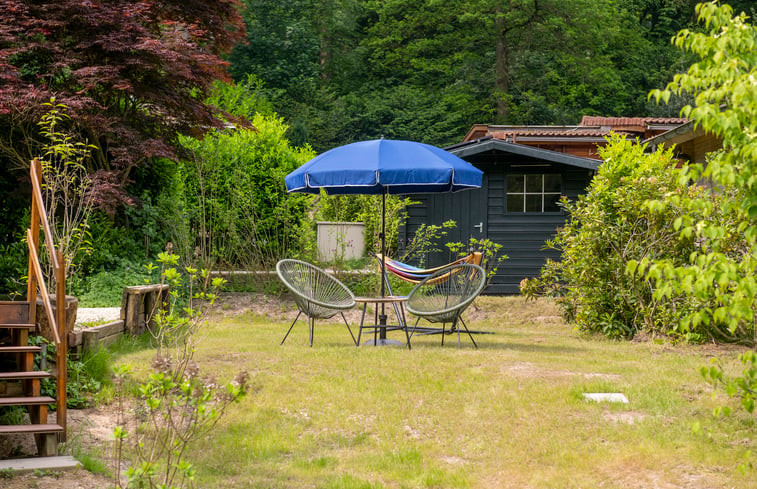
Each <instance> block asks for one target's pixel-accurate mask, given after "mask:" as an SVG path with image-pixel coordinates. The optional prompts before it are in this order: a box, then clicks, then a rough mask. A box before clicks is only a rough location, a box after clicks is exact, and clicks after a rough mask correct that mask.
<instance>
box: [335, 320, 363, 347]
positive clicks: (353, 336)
mask: <svg viewBox="0 0 757 489" xmlns="http://www.w3.org/2000/svg"><path fill="white" fill-rule="evenodd" d="M339 314H341V315H342V319H343V320H344V324H345V326H347V331H349V332H350V336H352V341H353V342H354V343H355V346H358V344H357V340H356V339H355V335H354V334H352V328H350V325H349V323H348V322H347V318H346V317H344V313H343V312H340V313H339ZM359 335H360V334H359V333H358V336H359Z"/></svg>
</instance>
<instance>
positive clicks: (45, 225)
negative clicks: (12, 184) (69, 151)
mask: <svg viewBox="0 0 757 489" xmlns="http://www.w3.org/2000/svg"><path fill="white" fill-rule="evenodd" d="M31 174H32V175H31V176H32V198H33V199H34V203H35V204H36V205H37V209H38V212H39V220H40V224H42V230H43V232H44V234H45V245H46V246H45V248H47V255H48V256H49V257H50V263H52V264H53V270H54V271H55V273H56V274H57V272H58V269H59V268H60V267H61V264H60V263H58V257H57V256H56V254H55V252H54V251H53V247H54V244H53V243H54V241H53V233H52V231H50V223H49V222H47V211H46V210H45V200H44V199H43V198H42V164H41V163H40V162H39V160H38V159H37V158H34V159H33V160H32V164H31Z"/></svg>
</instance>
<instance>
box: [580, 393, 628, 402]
mask: <svg viewBox="0 0 757 489" xmlns="http://www.w3.org/2000/svg"><path fill="white" fill-rule="evenodd" d="M584 398H586V399H588V400H589V401H595V402H622V403H623V404H628V398H626V396H624V395H623V394H621V393H619V392H612V393H611V392H594V393H588V394H587V393H584Z"/></svg>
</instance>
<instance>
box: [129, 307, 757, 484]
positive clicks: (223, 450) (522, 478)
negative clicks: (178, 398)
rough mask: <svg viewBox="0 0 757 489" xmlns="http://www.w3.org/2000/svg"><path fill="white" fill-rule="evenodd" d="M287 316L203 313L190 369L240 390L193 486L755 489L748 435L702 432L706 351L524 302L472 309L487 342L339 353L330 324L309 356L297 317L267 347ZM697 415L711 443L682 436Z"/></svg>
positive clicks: (139, 356) (746, 431)
mask: <svg viewBox="0 0 757 489" xmlns="http://www.w3.org/2000/svg"><path fill="white" fill-rule="evenodd" d="M294 315H295V310H294V308H293V305H292V303H291V302H290V301H287V300H286V298H270V297H265V296H245V295H242V294H235V295H229V296H225V297H224V300H223V301H221V303H220V304H219V305H218V307H217V308H216V314H215V315H214V317H213V319H212V321H211V322H210V324H209V325H208V327H207V328H206V330H205V332H204V336H203V340H202V343H201V346H200V349H199V350H198V351H197V355H196V357H197V359H198V361H199V362H200V364H201V367H202V369H203V370H204V371H205V372H212V373H213V374H214V375H216V376H217V377H218V378H220V379H224V378H226V379H228V378H231V376H232V375H233V374H234V373H235V372H236V371H237V370H239V369H245V370H247V371H249V372H250V373H251V376H252V377H251V379H252V386H253V387H252V390H251V392H250V394H249V395H248V396H247V397H246V398H245V399H243V401H242V402H240V403H239V404H238V405H235V406H234V408H233V409H232V411H231V412H230V413H228V416H227V417H226V418H225V419H224V420H223V421H222V422H221V423H220V425H219V426H218V429H217V431H216V432H215V433H214V434H213V436H212V437H209V438H208V439H206V440H203V441H202V443H201V446H198V447H196V449H195V451H193V453H192V454H191V458H192V461H193V463H194V464H195V465H196V466H197V467H198V469H199V475H198V476H199V484H198V485H199V486H200V487H227V488H234V487H239V488H242V487H244V488H247V487H261V488H262V487H289V488H304V487H315V488H331V489H337V488H343V489H350V488H432V487H433V488H437V487H439V488H442V487H443V488H476V489H477V488H482V489H483V488H487V489H488V488H492V487H498V488H519V489H520V488H540V489H541V488H593V487H604V488H662V489H668V488H671V489H677V488H700V487H701V488H715V489H717V488H731V487H741V488H749V487H757V483H755V477H754V472H753V471H751V472H748V473H746V474H741V473H739V472H738V471H737V470H736V469H735V467H736V465H738V463H739V461H740V459H741V457H742V456H743V454H744V453H745V451H746V450H748V449H752V450H753V449H754V423H753V422H751V424H750V421H749V419H747V418H746V417H744V416H742V417H739V416H736V417H735V418H732V419H728V420H723V421H720V422H717V423H716V422H714V421H713V420H712V419H711V417H710V410H711V408H712V407H713V406H714V403H715V401H713V399H712V398H711V390H710V389H709V388H708V386H707V385H706V384H704V382H703V381H702V380H701V378H700V377H699V375H698V373H697V368H698V367H699V366H700V365H702V364H704V363H706V361H707V358H708V356H710V355H712V354H713V353H718V354H721V355H722V356H724V358H726V360H727V361H728V362H732V361H733V359H734V357H735V352H734V351H733V350H732V349H725V350H722V351H717V352H714V351H713V350H712V349H711V348H710V349H707V350H703V349H701V348H699V347H696V346H685V345H671V344H658V343H655V342H611V341H607V340H604V339H600V338H588V337H585V336H581V335H579V334H577V333H576V332H575V331H573V329H572V328H571V327H570V326H568V325H565V324H564V323H563V322H562V321H561V320H560V317H559V312H558V311H557V309H556V308H555V306H554V304H553V303H551V302H549V301H538V302H525V301H524V300H523V299H522V298H502V297H482V298H480V299H479V300H478V301H477V303H476V306H475V307H474V308H473V309H471V310H470V311H469V313H468V319H469V321H468V324H469V325H470V326H471V327H472V328H475V329H481V330H488V331H492V332H494V333H495V334H493V335H479V336H477V341H478V342H479V345H480V348H479V349H478V350H476V349H474V348H473V347H472V345H471V344H470V341H469V340H467V339H465V338H463V347H462V348H461V349H458V348H457V342H456V338H455V339H454V340H455V341H449V343H448V344H446V345H445V346H444V347H441V346H440V345H439V340H440V338H439V336H416V337H414V338H413V349H412V350H411V351H408V350H407V349H406V348H401V347H400V348H397V347H361V348H355V346H354V345H353V344H352V340H351V339H350V337H349V334H348V333H347V331H346V328H345V327H344V325H343V324H340V322H339V321H341V320H339V321H337V320H332V321H327V322H324V323H323V324H321V325H320V326H317V328H316V337H315V346H314V347H313V348H309V347H308V346H307V332H306V327H305V326H304V323H299V324H298V325H296V326H295V329H294V330H293V332H292V334H291V335H290V337H289V339H288V340H287V342H286V343H285V344H284V345H283V346H279V342H280V341H281V338H282V337H283V334H284V332H285V331H286V328H288V326H289V324H290V321H291V319H292V318H293V317H294ZM358 320H359V315H357V313H356V312H355V311H353V312H352V314H351V315H350V322H351V323H352V324H353V325H354V324H356V323H357V321H358ZM390 335H397V336H396V338H398V339H399V338H400V336H401V335H402V333H400V332H394V333H390ZM449 339H450V340H453V338H449ZM149 356H150V353H149V352H140V353H135V354H131V355H128V356H126V357H124V358H122V359H121V361H122V362H126V363H130V364H132V365H146V364H148V363H149ZM584 392H622V393H624V394H625V395H626V396H627V397H628V398H629V400H630V403H629V404H627V405H626V404H607V403H591V402H587V401H585V400H584V399H583V397H582V393H584ZM722 401H723V400H722V399H720V400H718V402H722ZM696 421H699V422H701V423H702V424H703V425H705V426H707V427H710V428H712V433H711V435H709V436H708V435H707V434H695V433H693V432H692V429H691V427H692V425H693V423H694V422H696ZM745 440H746V441H745Z"/></svg>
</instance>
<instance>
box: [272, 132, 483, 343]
mask: <svg viewBox="0 0 757 489" xmlns="http://www.w3.org/2000/svg"><path fill="white" fill-rule="evenodd" d="M482 178H483V172H482V171H481V170H479V169H478V168H476V167H474V166H473V165H471V164H470V163H468V162H467V161H465V160H462V159H461V158H458V157H457V156H455V155H453V154H452V153H449V152H447V151H444V150H443V149H440V148H437V147H435V146H431V145H429V144H424V143H417V142H413V141H401V140H393V139H383V138H382V139H376V140H372V141H360V142H357V143H351V144H347V145H344V146H339V147H337V148H334V149H331V150H329V151H326V152H325V153H322V154H320V155H318V156H316V157H315V158H313V159H312V160H310V161H308V162H307V163H305V164H304V165H302V166H301V167H299V168H298V169H296V170H295V171H293V172H292V173H290V174H289V175H287V176H286V177H285V179H284V180H285V182H286V187H287V191H288V192H306V193H313V194H317V193H319V192H320V191H321V189H323V190H324V191H325V192H326V193H327V194H330V195H334V194H367V195H382V196H383V198H382V208H381V256H382V260H381V261H382V263H381V272H382V277H381V278H382V280H381V296H382V297H384V295H385V285H384V284H385V280H386V263H385V262H384V260H383V256H384V255H385V254H386V253H385V252H386V242H385V230H386V229H385V226H386V195H387V194H418V193H436V192H457V191H460V190H467V189H472V188H480V187H481V181H482ZM382 316H383V314H382ZM382 337H384V334H383V333H382Z"/></svg>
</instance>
